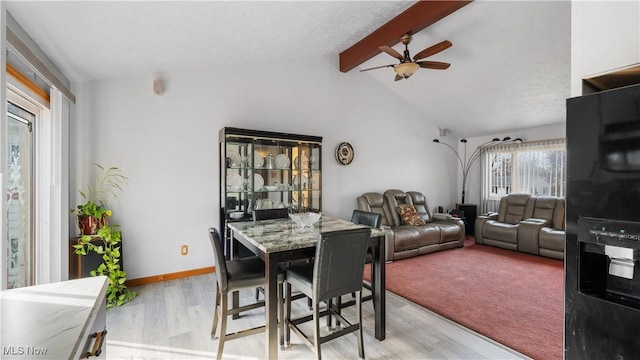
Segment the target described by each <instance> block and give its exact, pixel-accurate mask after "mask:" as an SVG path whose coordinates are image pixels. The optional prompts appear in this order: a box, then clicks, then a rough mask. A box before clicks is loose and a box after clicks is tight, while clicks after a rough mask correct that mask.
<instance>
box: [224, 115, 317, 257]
mask: <svg viewBox="0 0 640 360" xmlns="http://www.w3.org/2000/svg"><path fill="white" fill-rule="evenodd" d="M218 140H219V152H220V159H219V164H220V229H221V231H224V232H225V237H227V233H228V231H227V226H226V225H227V223H228V222H230V221H243V220H245V221H246V220H249V219H251V217H252V211H253V210H254V209H256V210H258V209H277V208H287V209H289V211H291V212H306V211H312V212H320V211H321V210H322V137H320V136H311V135H297V134H286V133H277V132H269V131H259V130H249V129H240V128H232V127H224V128H222V129H220V132H219V134H218ZM225 253H226V254H227V256H228V255H229V254H228V249H225Z"/></svg>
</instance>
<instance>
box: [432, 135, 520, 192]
mask: <svg viewBox="0 0 640 360" xmlns="http://www.w3.org/2000/svg"><path fill="white" fill-rule="evenodd" d="M433 142H434V143H438V144H442V145H446V146H447V147H448V148H449V149H451V151H453V153H454V154H456V157H457V158H458V162H459V163H460V167H461V168H462V202H461V204H464V195H465V190H466V189H467V175H468V174H469V170H471V166H473V164H474V163H475V162H476V161H477V160H478V158H480V155H482V153H483V152H484V151H485V150H486V149H487V148H489V147H492V146H495V145H498V144H504V143H512V142H522V139H521V138H516V139H511V137H509V136H507V137H505V138H503V139H502V140H500V139H499V138H493V139H491V140H489V141H487V142H485V143H484V144H482V145H480V146H478V147H477V148H476V149H475V150H474V151H473V153H471V156H469V157H468V158H467V142H468V141H467V139H460V142H461V143H463V144H464V154H463V155H462V156H460V154H458V151H456V149H454V148H453V147H452V146H451V145H449V144H447V143H444V142H440V140H438V139H433Z"/></svg>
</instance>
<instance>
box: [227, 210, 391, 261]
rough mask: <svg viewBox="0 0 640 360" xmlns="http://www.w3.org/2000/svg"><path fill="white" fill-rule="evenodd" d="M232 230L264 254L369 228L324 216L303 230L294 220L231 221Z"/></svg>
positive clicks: (373, 232) (375, 231) (375, 233)
mask: <svg viewBox="0 0 640 360" xmlns="http://www.w3.org/2000/svg"><path fill="white" fill-rule="evenodd" d="M229 227H230V228H231V229H232V230H233V231H234V233H237V234H238V235H240V236H243V237H245V238H246V239H247V240H249V241H250V242H251V243H253V244H254V245H255V246H257V247H258V248H259V249H260V250H262V251H264V252H265V253H268V252H269V253H270V252H278V251H286V250H292V249H301V248H306V247H312V246H315V245H316V242H317V241H318V235H319V234H321V233H323V232H329V231H337V230H349V229H362V228H368V226H365V225H358V224H354V223H352V222H350V221H347V220H342V219H336V218H331V217H327V216H322V217H321V218H320V220H319V221H318V222H317V223H316V224H314V226H313V227H312V228H302V229H301V228H299V227H298V226H297V225H296V224H295V223H294V222H293V221H292V220H291V219H273V220H260V221H255V222H254V221H241V222H232V223H229ZM384 235H385V231H384V230H382V229H372V230H371V237H378V236H384Z"/></svg>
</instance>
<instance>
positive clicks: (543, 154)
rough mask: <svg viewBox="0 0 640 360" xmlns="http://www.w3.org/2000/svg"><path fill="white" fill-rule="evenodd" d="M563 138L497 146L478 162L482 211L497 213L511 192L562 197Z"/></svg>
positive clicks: (564, 146)
mask: <svg viewBox="0 0 640 360" xmlns="http://www.w3.org/2000/svg"><path fill="white" fill-rule="evenodd" d="M566 158H567V155H566V141H565V139H555V140H543V141H531V142H524V143H512V144H505V145H496V146H492V147H488V148H487V149H485V150H484V152H483V155H482V159H481V168H482V176H481V195H480V196H481V199H480V206H481V209H480V210H481V212H483V213H485V212H490V211H497V210H498V205H499V202H500V198H501V197H503V196H505V195H507V194H510V193H529V194H532V195H536V196H542V195H549V196H558V197H564V196H565V188H566V179H565V173H566V171H565V170H566Z"/></svg>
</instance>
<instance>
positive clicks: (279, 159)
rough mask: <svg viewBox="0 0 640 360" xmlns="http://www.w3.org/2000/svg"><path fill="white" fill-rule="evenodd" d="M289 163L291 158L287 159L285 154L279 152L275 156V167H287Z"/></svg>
mask: <svg viewBox="0 0 640 360" xmlns="http://www.w3.org/2000/svg"><path fill="white" fill-rule="evenodd" d="M290 165H291V160H289V157H288V156H287V154H280V155H278V156H276V167H277V168H278V169H288V168H289V166H290Z"/></svg>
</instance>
